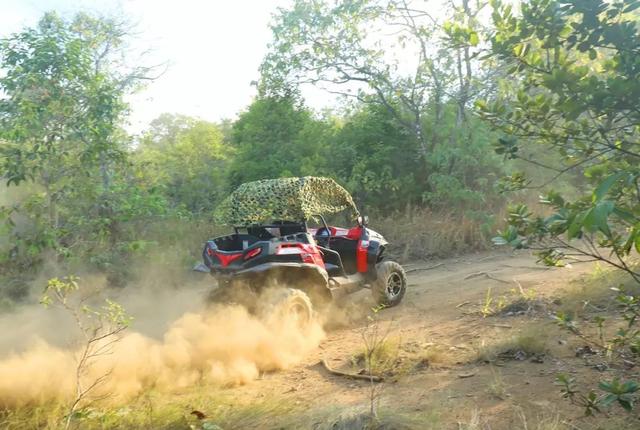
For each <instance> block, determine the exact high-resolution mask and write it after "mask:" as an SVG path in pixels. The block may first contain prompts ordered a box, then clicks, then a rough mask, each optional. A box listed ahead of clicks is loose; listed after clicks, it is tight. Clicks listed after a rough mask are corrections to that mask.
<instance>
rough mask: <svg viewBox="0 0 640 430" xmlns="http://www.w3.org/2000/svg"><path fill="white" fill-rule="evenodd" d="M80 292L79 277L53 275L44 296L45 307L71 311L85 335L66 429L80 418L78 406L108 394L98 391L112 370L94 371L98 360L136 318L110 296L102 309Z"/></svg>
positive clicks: (42, 300) (109, 351)
mask: <svg viewBox="0 0 640 430" xmlns="http://www.w3.org/2000/svg"><path fill="white" fill-rule="evenodd" d="M78 291H79V285H78V282H77V278H75V277H66V278H63V279H58V278H52V279H50V280H49V282H48V283H47V287H46V288H45V291H44V295H43V296H42V299H41V303H42V304H43V305H44V306H56V307H59V308H61V309H64V310H65V311H66V312H68V313H69V314H70V315H71V316H72V317H73V319H74V321H75V322H76V325H77V327H78V329H79V330H80V332H81V334H82V336H83V342H82V345H81V348H80V351H79V354H78V357H77V363H76V374H75V378H76V383H75V385H76V393H75V396H74V400H73V401H72V403H71V405H70V406H69V410H68V412H67V416H66V418H65V428H66V429H68V428H69V427H70V425H71V420H72V419H74V418H77V417H78V414H79V410H78V408H80V407H82V406H83V403H85V402H86V401H87V400H89V399H91V398H93V400H95V399H96V398H105V397H107V396H108V395H104V394H103V395H101V396H98V397H96V395H95V392H96V391H97V390H98V389H99V388H100V386H101V385H103V384H104V383H106V382H107V381H108V380H109V377H110V375H111V371H107V372H105V373H102V374H99V375H97V376H96V375H95V374H94V373H92V372H91V371H92V369H93V367H94V365H95V363H96V361H99V360H100V358H101V357H104V356H106V355H110V354H112V352H113V346H114V345H115V343H117V342H118V341H119V340H120V336H119V335H120V333H122V332H123V331H124V330H125V329H126V328H127V327H128V326H129V325H130V324H131V321H132V318H131V317H130V316H129V315H127V313H126V312H125V310H124V308H123V307H122V306H121V305H120V304H118V303H116V302H114V301H111V300H109V299H106V300H105V304H104V305H103V306H102V307H101V308H95V307H91V306H89V305H87V304H85V301H86V300H87V299H88V297H84V298H81V299H77V298H76V297H75V296H76V295H77V293H78Z"/></svg>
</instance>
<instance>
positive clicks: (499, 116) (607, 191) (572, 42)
mask: <svg viewBox="0 0 640 430" xmlns="http://www.w3.org/2000/svg"><path fill="white" fill-rule="evenodd" d="M493 5H494V12H493V21H494V25H495V32H494V34H493V36H492V38H491V44H492V51H493V55H495V56H496V57H497V58H498V59H499V60H500V61H502V62H504V63H505V64H506V66H507V67H508V68H509V73H511V74H513V75H514V76H515V78H516V79H515V84H514V85H512V86H511V87H510V88H509V90H508V91H504V92H503V93H502V94H501V95H500V96H499V97H497V98H496V99H495V100H492V101H489V102H478V104H477V106H478V109H479V111H480V114H481V115H482V116H483V117H484V118H485V119H486V120H488V121H489V122H490V123H491V124H492V125H493V126H495V127H496V128H498V129H499V130H501V131H502V132H503V133H504V137H503V138H501V139H499V140H498V142H497V144H496V150H497V152H498V153H500V154H502V155H503V156H504V157H505V159H522V160H526V161H529V162H533V163H536V164H538V165H542V166H545V167H546V168H549V169H552V170H554V171H555V174H554V176H553V177H554V178H556V177H559V176H560V175H563V174H565V173H566V172H569V171H575V170H578V171H579V172H581V173H582V174H583V175H584V177H585V180H586V182H587V183H588V184H589V190H588V192H587V193H585V194H584V195H582V196H579V197H578V198H575V199H572V200H571V199H566V198H565V197H563V196H561V195H560V193H559V192H558V191H557V190H554V189H551V190H550V191H549V192H548V193H547V194H546V195H545V196H543V198H542V200H541V203H543V204H544V205H546V206H548V207H549V208H550V209H551V214H549V215H547V216H539V215H534V214H533V213H532V212H531V211H530V210H529V209H528V208H527V206H525V205H514V206H513V207H512V208H510V210H509V216H508V220H507V221H508V223H509V226H508V227H507V228H506V229H505V230H504V231H502V232H500V234H499V236H498V237H496V238H495V239H494V242H495V243H497V244H509V245H512V246H514V247H516V248H533V249H536V250H537V251H538V256H539V258H540V261H542V262H543V263H545V264H547V265H555V266H561V265H565V264H566V261H567V260H570V261H573V260H577V261H593V260H597V261H604V262H607V263H608V264H610V265H612V266H614V267H616V268H618V269H621V270H623V271H625V272H626V273H628V274H629V275H630V276H631V277H632V278H633V279H634V281H635V282H636V283H637V282H640V274H639V273H638V272H637V269H636V268H635V267H634V266H633V265H631V264H630V263H629V261H628V256H629V255H630V253H631V252H632V251H633V250H634V249H635V250H638V251H640V228H639V226H640V186H639V185H638V184H639V181H640V170H638V160H639V158H640V143H639V141H638V132H639V131H640V129H639V128H638V123H640V116H639V113H638V112H639V110H638V97H637V95H638V94H640V84H639V82H640V81H639V80H638V78H639V77H640V76H639V74H640V68H638V54H639V53H640V52H639V47H640V32H639V31H638V13H637V9H638V7H640V2H637V1H626V2H623V1H611V2H609V1H603V0H589V1H575V0H532V1H530V2H526V3H525V2H523V3H521V5H520V6H521V13H520V14H517V13H515V12H514V9H513V7H512V6H511V5H507V4H502V2H500V1H494V2H493ZM532 145H544V146H545V147H547V148H548V149H549V150H551V151H553V152H554V153H555V154H556V155H557V156H558V157H559V158H558V159H559V161H560V163H559V164H555V165H551V166H549V165H545V163H540V161H539V160H536V159H535V158H531V157H530V156H529V154H527V153H526V150H525V148H527V147H530V146H532ZM513 179H515V180H514V181H512V185H513V186H514V188H522V187H526V186H528V183H527V181H526V179H525V178H524V177H523V176H522V175H516V176H514V177H513ZM578 241H579V242H580V243H576V242H578ZM636 297H637V295H636V294H635V293H633V292H625V293H624V294H620V295H619V296H618V299H617V300H618V303H619V305H620V313H621V316H622V319H623V320H624V321H625V322H626V324H627V325H626V327H624V328H622V329H620V330H618V331H617V333H616V335H615V336H614V337H613V339H605V336H604V331H603V324H604V320H603V319H601V318H600V319H598V320H596V321H594V324H595V325H596V327H597V331H598V333H599V336H598V339H591V338H590V336H588V335H586V334H584V333H583V332H582V331H581V330H580V329H579V328H578V327H577V325H576V322H575V321H573V319H572V318H571V317H570V315H566V314H560V315H558V317H557V320H558V322H559V324H561V325H562V326H564V327H565V328H567V329H569V330H570V331H572V332H573V333H575V334H576V335H578V336H580V337H582V338H583V339H585V340H588V341H589V342H591V344H594V345H597V346H599V347H600V348H602V349H603V350H606V351H608V353H609V354H611V356H612V359H614V360H617V361H618V362H620V363H622V362H623V361H624V360H630V361H631V362H635V361H636V359H637V356H636V352H634V350H635V348H636V347H635V345H637V342H638V339H637V338H638V330H637V329H636V328H635V325H636V317H637V312H636V309H637V307H636V306H637V298H636ZM560 382H561V384H562V385H563V392H564V395H565V397H567V398H570V399H571V400H572V401H574V402H576V403H578V404H580V405H582V406H583V407H585V409H586V412H587V413H588V414H591V413H593V412H597V411H599V410H600V407H603V406H608V405H610V404H612V403H614V402H615V403H618V404H619V405H620V406H622V407H623V408H624V409H627V410H630V409H631V408H632V406H633V396H634V395H635V394H634V393H635V392H636V391H637V389H638V388H637V384H636V383H635V382H634V381H628V382H625V383H621V382H619V381H618V380H617V379H613V380H612V381H602V382H601V384H600V385H599V388H600V389H601V390H603V391H605V393H606V394H605V395H603V396H600V397H599V396H597V394H596V393H595V392H593V391H591V392H589V394H587V395H583V394H579V393H577V392H576V391H575V390H574V389H573V388H572V381H571V380H570V379H568V378H566V377H561V378H560Z"/></svg>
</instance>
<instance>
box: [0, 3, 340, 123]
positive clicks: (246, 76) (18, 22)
mask: <svg viewBox="0 0 640 430" xmlns="http://www.w3.org/2000/svg"><path fill="white" fill-rule="evenodd" d="M288 4H289V0H0V37H2V36H6V35H8V34H10V33H12V32H16V31H20V29H21V28H23V27H24V26H32V25H34V24H35V23H36V22H37V21H38V19H39V18H40V17H41V16H42V14H43V13H44V12H46V11H48V10H56V11H58V12H59V13H60V14H62V15H63V16H71V15H73V13H74V12H76V11H79V10H82V11H86V12H93V13H98V14H105V15H109V14H116V15H122V16H124V17H126V18H128V19H129V20H130V21H132V22H133V23H136V24H137V31H138V32H139V33H140V34H139V35H138V36H137V40H135V41H134V42H133V44H134V48H136V49H140V50H145V49H148V48H152V49H153V50H154V51H153V53H152V58H150V60H151V62H154V63H155V62H157V63H161V62H165V61H168V62H169V68H168V70H167V72H166V73H165V74H164V75H163V76H162V77H161V78H159V79H158V80H157V81H155V82H153V83H152V84H150V85H149V86H148V88H147V89H146V90H144V91H143V92H141V93H139V94H137V95H135V96H134V97H132V98H131V100H130V101H131V105H132V110H133V112H132V118H131V125H130V127H129V128H130V130H131V131H133V132H138V131H140V130H142V129H144V128H145V127H146V125H147V124H148V123H149V122H150V121H151V120H152V119H154V118H155V117H157V116H158V115H159V114H161V113H163V112H172V113H181V114H185V115H191V116H198V117H201V118H204V119H207V120H210V121H218V120H220V119H224V118H234V117H235V116H236V115H237V114H238V112H240V111H241V110H242V109H243V108H245V107H246V106H247V105H248V104H249V103H250V102H251V100H252V97H253V96H254V95H255V88H254V87H252V86H251V85H250V84H251V81H254V80H257V79H258V67H259V65H260V62H261V60H262V57H263V56H264V54H265V53H266V49H267V43H268V42H269V41H270V39H271V33H270V30H269V28H268V24H269V22H270V19H271V14H272V13H274V12H276V8H277V7H286V6H287V5H288ZM314 96H315V97H314ZM312 98H315V99H316V100H315V103H313V104H314V105H316V106H318V105H322V104H323V103H322V102H323V100H322V99H325V98H326V101H327V104H328V103H329V101H330V98H329V96H328V95H327V94H326V93H325V94H324V95H322V94H321V93H317V94H315V95H312Z"/></svg>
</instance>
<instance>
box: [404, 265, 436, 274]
mask: <svg viewBox="0 0 640 430" xmlns="http://www.w3.org/2000/svg"><path fill="white" fill-rule="evenodd" d="M441 266H444V263H438V264H436V265H433V266H429V267H416V268H415V269H409V270H405V273H411V272H418V271H421V270H431V269H435V268H437V267H441Z"/></svg>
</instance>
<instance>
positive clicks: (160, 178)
mask: <svg viewBox="0 0 640 430" xmlns="http://www.w3.org/2000/svg"><path fill="white" fill-rule="evenodd" d="M233 154H234V153H233V150H232V149H231V147H229V146H228V145H225V144H224V142H223V134H222V132H221V131H220V129H219V128H218V126H216V125H215V124H213V123H210V122H207V121H203V120H199V119H194V118H189V117H186V116H182V115H170V114H164V115H161V116H160V117H158V118H156V119H155V120H153V121H152V122H151V124H150V127H149V130H148V131H147V132H146V133H145V134H144V135H143V136H142V138H141V139H140V142H139V145H138V147H137V148H136V152H135V153H134V157H133V159H134V163H135V166H136V173H137V175H138V176H139V177H140V178H141V179H142V182H143V186H144V187H145V189H147V190H157V191H158V193H159V194H161V195H163V196H165V198H166V199H167V201H168V202H169V203H170V204H171V206H172V207H173V208H174V209H177V210H179V211H180V212H182V213H190V214H202V213H207V212H211V211H212V209H213V207H214V206H215V203H216V202H218V201H220V200H222V199H223V198H224V192H225V191H226V173H227V165H228V160H229V158H230V157H232V156H233Z"/></svg>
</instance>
